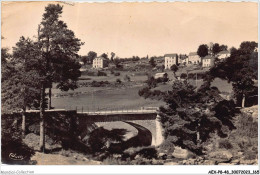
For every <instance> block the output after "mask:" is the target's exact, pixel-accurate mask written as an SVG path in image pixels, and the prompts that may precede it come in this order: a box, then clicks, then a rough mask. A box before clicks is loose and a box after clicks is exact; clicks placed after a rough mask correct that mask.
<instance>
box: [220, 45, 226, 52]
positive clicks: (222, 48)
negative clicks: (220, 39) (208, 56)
mask: <svg viewBox="0 0 260 175" xmlns="http://www.w3.org/2000/svg"><path fill="white" fill-rule="evenodd" d="M219 48H220V51H224V50H227V49H228V46H227V45H224V44H222V45H221V46H219Z"/></svg>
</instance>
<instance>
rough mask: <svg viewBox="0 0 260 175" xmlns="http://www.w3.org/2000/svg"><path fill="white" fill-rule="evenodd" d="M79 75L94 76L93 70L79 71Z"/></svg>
mask: <svg viewBox="0 0 260 175" xmlns="http://www.w3.org/2000/svg"><path fill="white" fill-rule="evenodd" d="M81 75H87V76H95V75H96V74H95V72H92V71H87V70H86V71H84V72H81Z"/></svg>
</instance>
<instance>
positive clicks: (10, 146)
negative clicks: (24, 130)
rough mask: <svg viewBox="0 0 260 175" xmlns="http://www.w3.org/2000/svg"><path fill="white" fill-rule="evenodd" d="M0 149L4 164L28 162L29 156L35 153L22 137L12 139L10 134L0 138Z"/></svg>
mask: <svg viewBox="0 0 260 175" xmlns="http://www.w3.org/2000/svg"><path fill="white" fill-rule="evenodd" d="M1 151H2V152H1V157H2V162H3V163H5V164H21V165H26V164H30V158H31V157H32V156H33V155H34V154H35V152H34V150H33V149H31V148H29V147H28V146H27V145H25V144H24V143H23V142H22V139H13V138H12V136H10V135H9V136H8V135H5V136H4V137H3V138H2V150H1Z"/></svg>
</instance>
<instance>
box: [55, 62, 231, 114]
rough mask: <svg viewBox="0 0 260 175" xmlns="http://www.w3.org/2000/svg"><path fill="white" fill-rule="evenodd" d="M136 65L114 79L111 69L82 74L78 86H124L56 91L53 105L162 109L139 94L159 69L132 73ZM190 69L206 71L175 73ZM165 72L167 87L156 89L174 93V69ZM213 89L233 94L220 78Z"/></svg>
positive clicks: (215, 81) (86, 108)
mask: <svg viewBox="0 0 260 175" xmlns="http://www.w3.org/2000/svg"><path fill="white" fill-rule="evenodd" d="M145 61H147V60H145ZM147 62H148V61H147ZM142 64H143V63H142ZM146 64H147V63H146ZM137 65H138V62H135V63H126V65H124V67H126V66H127V67H130V68H131V69H130V68H129V69H125V70H123V71H117V70H115V71H114V73H116V72H119V73H120V75H119V76H115V74H112V73H111V71H110V70H102V71H103V72H105V73H106V74H107V76H89V75H87V74H86V73H82V76H81V80H80V81H79V83H82V82H92V81H97V82H100V81H108V82H110V83H111V84H115V82H116V80H117V79H120V80H121V81H122V84H123V86H121V87H116V86H115V87H114V86H113V85H112V86H109V87H79V88H77V89H75V90H74V91H72V90H70V91H68V92H62V91H60V90H58V89H55V88H53V91H52V93H53V96H54V97H53V100H52V106H53V107H55V108H65V109H76V108H77V109H78V110H79V111H82V108H83V111H97V110H119V109H120V110H121V109H140V108H141V107H159V106H161V105H164V102H162V101H156V100H151V99H144V98H143V97H140V96H139V95H138V91H139V90H140V89H142V88H143V87H144V86H145V81H146V80H147V75H146V74H151V75H155V74H156V73H157V72H160V70H157V71H152V70H150V69H147V67H146V68H144V69H143V70H138V71H137V70H133V68H135V66H137ZM88 70H89V71H96V72H97V70H93V69H91V68H90V67H88ZM130 70H132V71H130ZM187 70H189V71H190V72H191V73H196V72H197V73H198V72H205V71H207V70H206V69H198V66H188V67H184V68H179V70H178V71H177V73H176V74H177V75H178V76H179V75H180V74H181V73H186V71H187ZM165 72H166V73H167V74H168V77H169V82H168V83H167V84H165V85H164V84H160V85H158V87H156V88H155V89H157V90H161V91H167V90H171V87H172V83H173V81H174V80H175V77H174V74H173V72H172V71H171V70H165ZM126 75H127V76H129V77H130V82H128V81H127V80H125V79H124V77H125V76H126ZM189 82H190V83H191V84H192V85H194V86H197V87H200V86H201V85H202V84H203V81H202V80H197V82H196V81H195V80H189ZM212 86H216V87H217V88H218V89H219V90H220V91H221V92H228V93H230V92H231V91H232V86H231V84H229V83H227V82H226V81H223V80H220V79H215V80H214V81H213V83H212ZM54 87H55V86H54Z"/></svg>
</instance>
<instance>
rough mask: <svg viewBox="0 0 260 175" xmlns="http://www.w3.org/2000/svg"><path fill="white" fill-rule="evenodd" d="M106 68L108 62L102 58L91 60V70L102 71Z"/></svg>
mask: <svg viewBox="0 0 260 175" xmlns="http://www.w3.org/2000/svg"><path fill="white" fill-rule="evenodd" d="M107 66H108V60H107V59H105V58H104V57H97V58H95V59H94V60H93V68H95V69H99V68H100V69H103V68H105V67H107Z"/></svg>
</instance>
